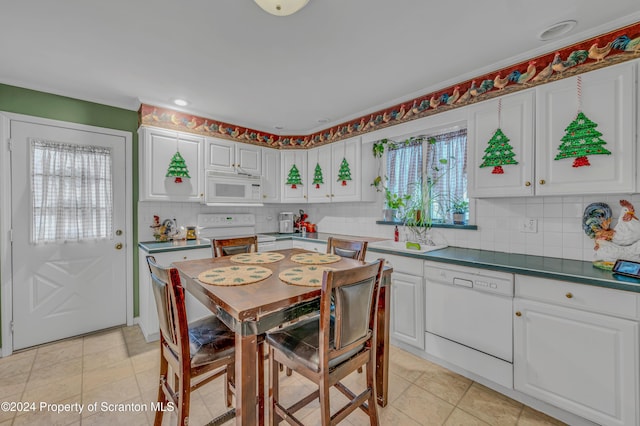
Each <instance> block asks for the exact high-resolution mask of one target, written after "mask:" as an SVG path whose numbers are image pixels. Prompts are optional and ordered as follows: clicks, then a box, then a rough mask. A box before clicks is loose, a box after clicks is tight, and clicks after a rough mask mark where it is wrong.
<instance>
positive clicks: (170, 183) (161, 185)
mask: <svg viewBox="0 0 640 426" xmlns="http://www.w3.org/2000/svg"><path fill="white" fill-rule="evenodd" d="M138 132H139V133H138V134H139V141H140V142H139V146H140V160H139V164H140V201H195V202H200V201H201V200H202V197H203V192H204V191H203V173H202V170H201V164H202V145H203V138H201V137H199V136H196V135H191V134H186V133H179V132H172V131H169V130H162V129H156V128H153V127H141V128H140V129H139V131H138ZM177 151H179V152H180V155H181V156H182V158H184V161H185V165H186V166H187V170H188V172H189V176H190V178H182V182H179V183H178V182H176V181H175V178H173V177H166V174H167V169H168V168H169V164H170V163H171V159H172V158H173V156H174V155H175V153H176V152H177Z"/></svg>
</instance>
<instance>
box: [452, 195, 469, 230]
mask: <svg viewBox="0 0 640 426" xmlns="http://www.w3.org/2000/svg"><path fill="white" fill-rule="evenodd" d="M468 210H469V201H467V200H463V199H461V198H458V199H455V200H453V201H452V203H451V212H452V213H453V224H454V225H464V224H465V223H466V215H467V211H468Z"/></svg>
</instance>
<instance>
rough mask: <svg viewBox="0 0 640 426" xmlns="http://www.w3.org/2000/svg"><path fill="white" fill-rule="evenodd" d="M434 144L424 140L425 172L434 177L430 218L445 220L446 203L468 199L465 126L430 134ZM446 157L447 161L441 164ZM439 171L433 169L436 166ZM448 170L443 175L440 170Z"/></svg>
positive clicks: (446, 212) (447, 206)
mask: <svg viewBox="0 0 640 426" xmlns="http://www.w3.org/2000/svg"><path fill="white" fill-rule="evenodd" d="M431 138H435V143H425V148H426V152H425V162H426V167H425V175H426V176H428V177H429V178H431V179H432V180H435V179H437V176H438V175H442V177H441V178H440V179H439V180H437V182H436V183H435V185H434V186H433V188H432V194H431V197H432V198H433V200H434V202H433V205H432V206H431V208H432V210H431V211H432V218H433V219H442V220H445V221H449V220H448V217H447V216H448V213H449V211H448V210H449V206H450V205H451V202H453V201H455V200H462V199H465V200H466V199H467V154H466V152H467V129H461V130H457V131H454V132H448V133H444V134H440V135H435V136H430V137H429V138H428V139H431ZM440 159H447V161H448V163H447V164H440V163H439V162H440ZM436 167H437V168H439V170H440V171H436V170H435V168H436ZM445 169H446V170H447V172H446V173H444V174H442V170H445Z"/></svg>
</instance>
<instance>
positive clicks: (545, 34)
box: [538, 19, 578, 41]
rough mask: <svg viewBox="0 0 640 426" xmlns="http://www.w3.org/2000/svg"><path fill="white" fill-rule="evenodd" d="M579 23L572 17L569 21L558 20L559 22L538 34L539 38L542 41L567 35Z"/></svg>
mask: <svg viewBox="0 0 640 426" xmlns="http://www.w3.org/2000/svg"><path fill="white" fill-rule="evenodd" d="M577 24H578V22H577V21H574V20H572V19H571V20H568V21H562V22H558V23H557V24H553V25H551V26H549V27H548V28H546V29H544V30H543V31H542V32H541V33H540V34H538V38H539V39H540V40H542V41H547V40H553V39H554V38H558V37H560V36H562V35H565V34H566V33H568V32H569V31H571V30H572V29H573V28H574V27H575V26H576V25H577Z"/></svg>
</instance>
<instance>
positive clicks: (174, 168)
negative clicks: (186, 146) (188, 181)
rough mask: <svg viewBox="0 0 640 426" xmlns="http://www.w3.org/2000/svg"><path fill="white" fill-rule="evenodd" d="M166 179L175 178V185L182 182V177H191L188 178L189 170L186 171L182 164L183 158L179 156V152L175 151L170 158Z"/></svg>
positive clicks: (184, 165) (185, 166)
mask: <svg viewBox="0 0 640 426" xmlns="http://www.w3.org/2000/svg"><path fill="white" fill-rule="evenodd" d="M166 177H175V178H176V180H175V182H176V183H180V182H182V178H183V177H184V178H191V176H189V170H187V165H186V164H185V162H184V158H182V155H180V151H176V153H175V154H174V155H173V157H172V158H171V162H170V163H169V169H168V170H167V175H166Z"/></svg>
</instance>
